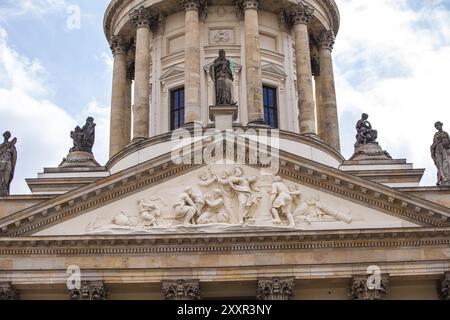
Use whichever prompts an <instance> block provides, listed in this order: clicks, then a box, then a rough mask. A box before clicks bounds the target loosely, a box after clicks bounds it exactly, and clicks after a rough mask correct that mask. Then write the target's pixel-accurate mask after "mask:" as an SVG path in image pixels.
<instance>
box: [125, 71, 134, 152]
mask: <svg viewBox="0 0 450 320" xmlns="http://www.w3.org/2000/svg"><path fill="white" fill-rule="evenodd" d="M132 83H133V81H132V80H131V79H130V78H127V81H126V84H125V114H124V122H125V125H124V128H123V130H124V131H123V135H124V140H125V141H126V144H129V143H130V142H131V108H132V105H131V86H132Z"/></svg>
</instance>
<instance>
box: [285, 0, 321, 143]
mask: <svg viewBox="0 0 450 320" xmlns="http://www.w3.org/2000/svg"><path fill="white" fill-rule="evenodd" d="M313 13H314V9H313V8H312V7H311V6H309V5H307V4H305V3H302V2H299V3H297V4H293V5H291V6H289V7H288V8H287V9H286V11H285V17H286V20H287V23H288V24H290V25H291V26H293V29H294V36H295V61H296V66H297V90H298V111H299V119H298V120H299V126H300V134H304V135H314V136H315V135H316V115H315V105H314V90H313V84H312V73H311V52H310V49H309V33H308V24H309V23H310V21H311V19H312V16H313Z"/></svg>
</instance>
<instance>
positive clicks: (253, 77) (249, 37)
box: [238, 0, 264, 125]
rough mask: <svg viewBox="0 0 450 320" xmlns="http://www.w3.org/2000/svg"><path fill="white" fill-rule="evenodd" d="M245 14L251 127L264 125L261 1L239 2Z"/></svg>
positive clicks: (247, 84) (246, 67) (246, 68)
mask: <svg viewBox="0 0 450 320" xmlns="http://www.w3.org/2000/svg"><path fill="white" fill-rule="evenodd" d="M238 1H239V5H240V7H241V9H242V10H243V12H244V29H245V74H246V79H247V81H246V86H247V110H248V124H249V125H263V124H264V106H263V98H262V71H261V49H260V43H259V21H258V10H259V7H260V0H238Z"/></svg>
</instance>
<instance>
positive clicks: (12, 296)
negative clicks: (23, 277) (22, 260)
mask: <svg viewBox="0 0 450 320" xmlns="http://www.w3.org/2000/svg"><path fill="white" fill-rule="evenodd" d="M17 296H18V294H17V290H16V289H14V287H13V286H12V285H11V284H10V283H1V284H0V300H16V299H17Z"/></svg>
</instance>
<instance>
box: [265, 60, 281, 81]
mask: <svg viewBox="0 0 450 320" xmlns="http://www.w3.org/2000/svg"><path fill="white" fill-rule="evenodd" d="M261 71H262V72H263V74H264V73H265V74H270V75H275V76H278V77H281V78H283V79H286V77H287V75H286V73H285V72H284V71H283V70H282V69H280V68H279V67H278V66H276V65H275V64H273V63H267V64H265V65H263V66H262V67H261Z"/></svg>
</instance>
